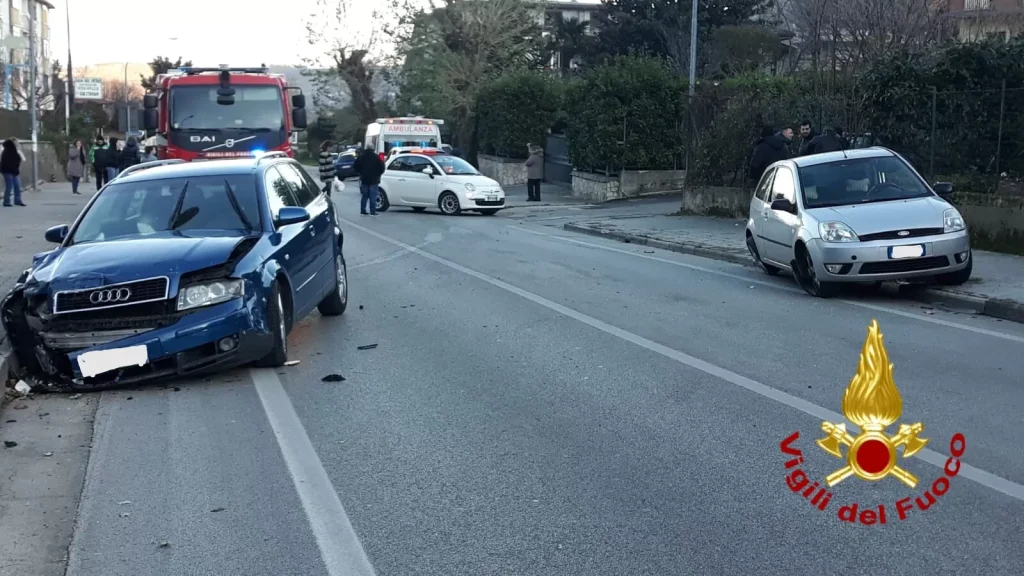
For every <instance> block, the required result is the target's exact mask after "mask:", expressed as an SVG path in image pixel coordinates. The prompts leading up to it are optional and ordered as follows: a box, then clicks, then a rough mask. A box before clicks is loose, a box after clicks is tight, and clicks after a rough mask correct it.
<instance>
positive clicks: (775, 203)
mask: <svg viewBox="0 0 1024 576" xmlns="http://www.w3.org/2000/svg"><path fill="white" fill-rule="evenodd" d="M772 210H778V211H779V212H789V213H790V214H795V213H796V206H795V205H794V204H793V203H792V202H790V201H789V200H787V199H785V198H776V199H775V200H772Z"/></svg>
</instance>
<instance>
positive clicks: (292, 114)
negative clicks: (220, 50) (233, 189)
mask: <svg viewBox="0 0 1024 576" xmlns="http://www.w3.org/2000/svg"><path fill="white" fill-rule="evenodd" d="M156 84H157V86H156V91H155V93H152V94H147V95H146V96H145V98H144V101H143V107H144V108H145V110H144V111H143V119H144V123H143V124H144V127H145V129H146V131H147V134H148V135H150V136H153V142H154V143H155V144H156V150H157V157H159V158H161V159H165V158H180V159H183V160H187V161H192V160H212V159H217V158H237V157H245V156H254V155H258V154H261V153H264V152H275V151H281V152H285V153H287V154H288V155H289V156H294V151H293V148H292V144H294V143H296V142H297V141H298V132H300V131H302V130H304V129H305V128H306V97H305V96H304V95H303V94H302V90H301V89H299V88H296V87H291V86H288V84H287V82H286V81H285V77H284V75H283V74H271V73H270V72H269V70H268V69H266V68H229V67H226V66H221V67H219V68H179V69H178V70H174V71H171V72H168V73H167V74H161V75H159V76H157V82H156ZM289 95H290V96H291V97H290V98H289Z"/></svg>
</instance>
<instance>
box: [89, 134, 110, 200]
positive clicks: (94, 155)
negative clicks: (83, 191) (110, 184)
mask: <svg viewBox="0 0 1024 576" xmlns="http://www.w3.org/2000/svg"><path fill="white" fill-rule="evenodd" d="M106 149H107V143H106V142H104V141H103V138H96V143H95V145H93V147H92V150H91V151H90V152H89V159H90V160H92V171H93V172H94V173H95V174H96V190H97V191H98V190H99V189H100V188H103V185H104V184H106V183H107V166H106V164H104V160H103V157H104V156H105V155H106V153H107V152H106Z"/></svg>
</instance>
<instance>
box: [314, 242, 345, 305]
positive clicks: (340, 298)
mask: <svg viewBox="0 0 1024 576" xmlns="http://www.w3.org/2000/svg"><path fill="white" fill-rule="evenodd" d="M334 275H335V278H336V280H335V284H334V290H332V291H331V293H330V294H328V295H327V297H326V298H324V299H323V300H322V301H321V302H320V304H318V305H317V307H316V308H317V310H319V311H320V314H323V315H324V316H341V315H342V314H344V313H345V308H347V307H348V271H347V269H346V268H345V257H344V256H342V255H341V253H340V252H339V253H338V255H337V256H335V257H334Z"/></svg>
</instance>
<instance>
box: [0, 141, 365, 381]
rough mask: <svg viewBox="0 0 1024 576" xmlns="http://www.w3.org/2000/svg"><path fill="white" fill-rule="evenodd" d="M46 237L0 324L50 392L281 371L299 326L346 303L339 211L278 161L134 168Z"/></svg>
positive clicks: (2, 307) (24, 369)
mask: <svg viewBox="0 0 1024 576" xmlns="http://www.w3.org/2000/svg"><path fill="white" fill-rule="evenodd" d="M46 239H47V240H49V241H50V242H53V243H55V244H58V247H57V248H56V249H54V250H52V251H50V252H46V253H43V254H38V255H36V256H35V257H34V258H33V262H32V266H31V267H30V268H29V269H28V270H26V271H25V272H24V273H23V274H22V275H21V277H20V278H19V279H18V282H17V284H16V285H15V287H14V288H13V289H12V290H11V292H10V293H9V294H7V296H5V297H4V299H3V301H2V302H0V319H2V321H3V325H4V328H5V329H6V331H7V334H8V336H9V341H10V344H11V346H12V348H13V349H14V353H15V355H16V360H17V362H16V371H17V374H18V375H19V376H21V377H28V378H31V379H33V380H35V381H36V382H37V383H39V384H41V385H43V386H44V387H47V388H51V389H65V388H73V389H98V388H103V387H109V386H111V385H121V384H129V383H135V382H139V381H143V380H155V379H161V378H165V377H171V376H178V375H185V374H195V373H199V372H208V371H212V370H218V369H222V368H226V367H230V366H238V365H241V364H247V363H250V362H256V363H258V364H259V365H263V366H280V365H282V364H284V363H285V362H286V361H287V359H288V341H287V336H288V333H289V331H290V330H291V327H292V326H293V325H294V324H296V323H297V322H298V320H300V319H302V318H303V317H305V316H306V315H308V314H309V313H311V312H312V311H313V309H314V308H317V309H319V311H320V313H321V314H322V315H324V316H339V315H341V314H343V313H344V312H345V308H346V306H347V304H348V277H347V273H346V268H345V257H344V255H343V253H342V248H343V244H344V234H343V233H342V231H341V228H340V227H339V226H338V222H337V219H336V217H335V212H334V206H333V204H332V202H331V201H330V198H329V197H328V196H327V195H326V194H325V193H324V192H323V191H321V189H320V187H319V186H317V184H316V182H315V181H314V180H313V179H312V178H310V176H309V175H308V174H307V173H306V171H305V170H304V169H303V168H302V166H301V165H299V164H298V163H297V162H295V161H294V160H291V159H290V158H288V157H287V156H286V155H284V153H270V154H266V155H263V156H260V157H257V158H244V159H232V160H215V161H208V162H193V163H183V162H182V161H180V160H162V161H157V162H150V163H146V164H140V165H138V166H135V167H133V168H130V169H128V170H126V171H125V172H122V173H121V175H119V176H118V177H117V178H115V179H114V180H113V181H111V182H110V183H109V184H107V185H106V186H105V187H104V188H103V189H102V190H101V191H100V192H98V193H97V194H96V195H95V196H94V197H93V198H92V200H90V202H89V204H88V205H87V206H86V207H85V209H84V210H83V211H82V213H81V214H80V215H79V216H78V218H77V219H76V221H75V222H74V223H73V224H71V225H62V226H55V227H53V228H50V229H49V230H47V231H46Z"/></svg>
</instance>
